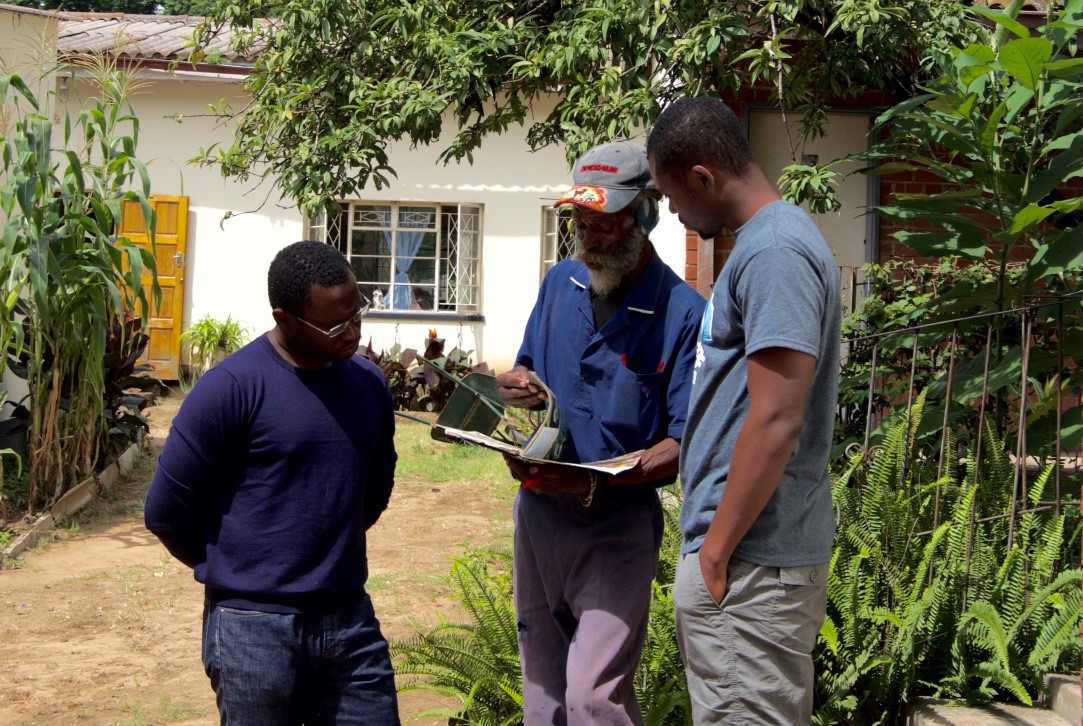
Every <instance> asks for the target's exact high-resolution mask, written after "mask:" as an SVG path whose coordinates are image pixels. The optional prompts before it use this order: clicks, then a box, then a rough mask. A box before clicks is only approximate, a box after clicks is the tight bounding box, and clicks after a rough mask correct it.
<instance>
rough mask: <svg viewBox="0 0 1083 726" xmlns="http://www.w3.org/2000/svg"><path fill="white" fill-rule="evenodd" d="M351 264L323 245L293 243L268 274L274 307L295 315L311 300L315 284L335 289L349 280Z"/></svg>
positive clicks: (269, 290)
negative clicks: (310, 294)
mask: <svg viewBox="0 0 1083 726" xmlns="http://www.w3.org/2000/svg"><path fill="white" fill-rule="evenodd" d="M352 272H353V271H352V270H351V269H350V263H349V262H348V261H347V260H346V258H345V257H344V256H343V255H342V253H341V252H339V251H338V250H337V249H335V248H334V247H332V246H331V245H329V244H324V243H323V242H313V241H311V240H305V241H302V242H294V243H293V244H291V245H287V246H286V247H283V248H282V249H281V250H279V251H278V254H277V255H275V258H274V260H272V261H271V268H270V270H268V271H267V297H268V298H270V300H271V307H272V308H281V309H282V310H285V311H286V312H288V313H294V314H296V313H297V312H298V311H300V309H301V306H302V305H304V304H305V302H307V301H308V293H309V290H310V289H311V287H312V286H313V285H319V286H320V287H334V286H335V285H341V284H342V283H344V282H346V281H347V280H349V279H350V274H351V273H352Z"/></svg>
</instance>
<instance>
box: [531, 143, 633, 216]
mask: <svg viewBox="0 0 1083 726" xmlns="http://www.w3.org/2000/svg"><path fill="white" fill-rule="evenodd" d="M572 181H573V182H574V183H575V186H573V187H572V188H571V189H569V190H568V191H566V192H564V193H563V194H561V195H560V198H558V199H557V200H556V201H555V202H553V206H554V207H561V206H564V205H565V204H574V205H576V206H578V207H583V208H584V209H591V210H594V211H595V212H602V213H604V214H614V213H615V212H619V211H620V210H622V209H624V208H625V207H627V206H628V205H629V204H630V203H631V201H632V200H633V199H635V198H636V197H637V196H638V195H639V193H640V192H641V191H643V190H644V189H654V182H653V181H652V180H651V171H650V167H649V166H648V165H647V152H646V150H645V149H644V148H643V147H642V146H639V145H638V144H633V143H632V142H631V141H614V142H613V143H609V144H602V145H600V146H595V147H594V148H593V149H590V150H589V151H587V152H586V153H585V154H583V155H582V156H581V157H579V159H578V160H577V161H576V162H575V167H574V169H573V170H572Z"/></svg>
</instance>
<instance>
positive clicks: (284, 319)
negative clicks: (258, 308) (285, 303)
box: [271, 308, 293, 328]
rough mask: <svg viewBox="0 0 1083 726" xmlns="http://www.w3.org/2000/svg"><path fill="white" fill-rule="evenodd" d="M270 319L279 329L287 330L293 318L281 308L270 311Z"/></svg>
mask: <svg viewBox="0 0 1083 726" xmlns="http://www.w3.org/2000/svg"><path fill="white" fill-rule="evenodd" d="M271 317H273V318H274V319H275V324H276V325H278V327H280V328H288V327H289V326H291V325H293V316H292V315H290V314H289V313H287V312H286V311H285V310H283V309H282V308H273V309H272V310H271Z"/></svg>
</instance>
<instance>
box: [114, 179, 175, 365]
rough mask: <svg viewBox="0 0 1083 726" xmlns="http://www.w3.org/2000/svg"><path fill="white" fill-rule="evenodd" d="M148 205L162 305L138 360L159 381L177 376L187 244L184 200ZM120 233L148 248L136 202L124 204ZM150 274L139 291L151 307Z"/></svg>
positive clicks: (167, 199) (160, 198)
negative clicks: (154, 218) (153, 226)
mask: <svg viewBox="0 0 1083 726" xmlns="http://www.w3.org/2000/svg"><path fill="white" fill-rule="evenodd" d="M150 204H151V206H152V207H153V208H154V211H155V214H156V216H157V219H158V223H157V225H156V229H155V231H154V242H155V244H154V248H155V253H154V259H155V262H156V263H157V265H158V286H159V287H160V288H161V290H162V305H161V307H160V308H159V309H158V310H157V312H155V311H154V310H153V309H152V311H151V315H150V321H149V324H148V325H145V326H144V328H143V330H144V331H145V332H146V333H147V335H149V336H150V343H148V344H147V352H146V353H144V354H143V357H142V358H141V359H140V360H139V362H140V363H149V364H150V366H151V368H152V370H151V371H150V374H151V375H152V376H154V377H155V378H158V379H159V380H163V381H175V380H177V379H178V378H179V377H180V335H181V326H182V324H183V322H184V265H185V262H186V254H185V252H186V250H187V242H188V197H177V196H158V195H155V196H152V197H151V198H150ZM120 227H121V229H120V234H121V235H123V236H125V237H127V238H128V239H130V240H131V241H132V242H133V243H135V244H137V245H139V246H140V247H143V248H146V249H150V236H149V235H148V234H147V225H146V222H145V221H144V219H143V210H142V208H141V207H140V206H139V203H138V202H132V201H126V202H124V212H123V214H122V215H121V222H120ZM150 279H151V278H150V274H149V273H145V274H144V276H143V292H144V293H145V294H146V296H147V300H148V301H149V302H150V303H151V307H152V308H153V305H154V298H153V296H152V295H151V290H150Z"/></svg>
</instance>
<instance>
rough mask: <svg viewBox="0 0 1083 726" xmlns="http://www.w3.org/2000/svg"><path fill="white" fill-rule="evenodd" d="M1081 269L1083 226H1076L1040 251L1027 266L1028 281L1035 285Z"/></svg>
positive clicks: (1082, 260) (1082, 261) (1082, 266)
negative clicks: (1039, 281) (1045, 279)
mask: <svg viewBox="0 0 1083 726" xmlns="http://www.w3.org/2000/svg"><path fill="white" fill-rule="evenodd" d="M1080 269H1083V225H1076V226H1075V227H1072V228H1071V229H1068V230H1066V231H1064V232H1063V233H1062V234H1061V235H1060V236H1059V237H1058V238H1057V239H1056V240H1055V241H1053V242H1051V243H1049V244H1046V245H1043V246H1042V247H1041V248H1040V249H1039V250H1038V252H1037V254H1035V255H1034V258H1033V259H1032V260H1031V261H1030V262H1029V263H1028V264H1027V280H1028V281H1030V282H1031V283H1034V282H1037V281H1038V280H1041V279H1043V278H1046V277H1049V276H1051V275H1061V274H1064V273H1065V272H1067V271H1068V270H1080Z"/></svg>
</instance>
